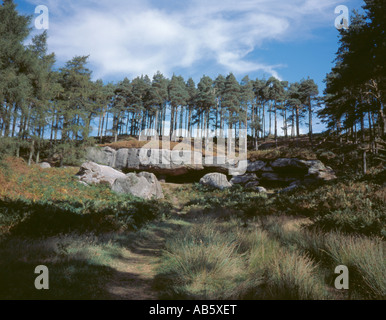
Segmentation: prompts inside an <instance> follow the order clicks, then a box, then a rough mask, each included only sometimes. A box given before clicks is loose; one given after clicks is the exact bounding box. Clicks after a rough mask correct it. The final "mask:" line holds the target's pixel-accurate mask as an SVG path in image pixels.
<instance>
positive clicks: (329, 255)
mask: <svg viewBox="0 0 386 320" xmlns="http://www.w3.org/2000/svg"><path fill="white" fill-rule="evenodd" d="M277 222H278V221H277V219H273V220H272V221H271V223H268V224H266V225H265V229H266V230H267V231H268V233H269V234H270V235H272V236H273V237H274V238H275V239H277V240H278V241H279V242H280V243H281V244H282V245H283V246H285V247H293V248H296V249H297V250H299V251H300V252H302V253H303V254H306V255H308V256H310V257H312V258H313V259H314V260H315V261H318V262H319V263H320V264H321V265H322V266H323V268H324V269H325V270H326V271H327V275H328V277H329V278H330V279H333V278H334V277H335V276H336V275H335V276H334V273H333V272H334V270H335V267H337V266H338V265H345V266H347V267H348V269H349V272H350V293H351V294H352V295H351V296H357V297H359V298H366V299H385V297H386V280H385V277H384V274H385V272H386V264H385V261H384V250H385V242H384V241H383V240H382V239H380V238H377V237H373V238H368V237H364V236H355V235H345V234H342V233H338V232H329V233H324V232H321V231H316V230H314V231H310V230H306V229H304V230H301V231H286V230H284V228H283V226H282V225H280V224H278V223H277Z"/></svg>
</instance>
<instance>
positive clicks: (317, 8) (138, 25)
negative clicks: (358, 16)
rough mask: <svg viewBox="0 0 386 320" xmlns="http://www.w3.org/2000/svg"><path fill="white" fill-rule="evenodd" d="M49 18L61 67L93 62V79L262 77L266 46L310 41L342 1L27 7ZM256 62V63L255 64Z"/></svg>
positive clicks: (129, 0)
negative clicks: (197, 74) (211, 70)
mask: <svg viewBox="0 0 386 320" xmlns="http://www.w3.org/2000/svg"><path fill="white" fill-rule="evenodd" d="M29 1H30V2H32V3H35V4H45V5H47V7H48V8H49V10H50V30H49V36H50V37H49V49H50V50H52V51H54V52H55V53H56V54H57V58H58V59H59V60H60V61H62V62H63V61H66V60H69V59H71V58H72V57H73V56H74V55H88V54H90V62H91V63H92V65H93V69H94V77H111V76H113V75H116V74H125V75H127V76H136V75H140V74H148V75H152V74H154V73H155V72H156V71H157V70H160V71H161V72H163V73H165V74H166V75H170V74H171V73H173V71H174V70H175V69H181V68H182V69H183V68H194V67H195V65H198V64H200V65H202V61H206V62H207V63H210V64H211V65H216V66H218V69H219V72H229V71H232V72H234V73H236V74H245V73H248V72H253V71H263V72H265V73H268V74H272V75H274V76H276V77H279V74H278V68H279V65H280V64H281V63H282V61H278V62H277V65H269V64H266V63H265V62H264V61H256V59H253V60H252V59H251V58H250V54H251V53H253V52H254V50H257V49H258V48H259V47H260V46H261V45H262V44H263V43H264V42H265V41H272V40H276V41H281V40H286V41H288V40H289V39H293V38H295V37H302V36H307V35H308V36H309V35H310V34H311V32H312V30H313V28H316V27H318V26H320V24H321V23H325V22H326V21H328V20H327V19H331V14H332V12H333V11H332V9H331V8H333V7H334V6H335V5H337V4H338V3H339V4H341V3H342V2H344V1H342V0H340V1H338V0H323V1H321V0H292V1H287V0H241V1H240V0H186V1H181V0H169V1H167V0H141V1H139V0H108V1H99V0H98V1H97V0H69V1H56V0H55V1H54V0H46V1H43V0H29ZM255 56H256V55H254V57H255Z"/></svg>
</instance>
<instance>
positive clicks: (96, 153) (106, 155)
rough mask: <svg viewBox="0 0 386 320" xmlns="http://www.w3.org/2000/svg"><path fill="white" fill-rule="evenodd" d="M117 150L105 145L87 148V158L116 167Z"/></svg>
mask: <svg viewBox="0 0 386 320" xmlns="http://www.w3.org/2000/svg"><path fill="white" fill-rule="evenodd" d="M116 153H117V152H116V151H115V150H114V149H112V148H110V147H104V148H97V147H92V148H88V149H87V153H86V158H87V160H89V161H92V162H95V163H98V164H101V165H105V166H110V167H115V156H116Z"/></svg>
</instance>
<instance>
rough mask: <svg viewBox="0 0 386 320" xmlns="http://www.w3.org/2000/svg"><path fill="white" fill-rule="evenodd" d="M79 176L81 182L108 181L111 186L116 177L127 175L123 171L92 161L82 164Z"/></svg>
mask: <svg viewBox="0 0 386 320" xmlns="http://www.w3.org/2000/svg"><path fill="white" fill-rule="evenodd" d="M77 176H78V178H79V180H80V181H81V182H84V183H87V184H88V185H90V184H100V183H106V184H109V185H110V186H112V185H113V183H114V181H115V180H116V179H118V178H122V177H125V175H124V174H123V173H122V172H119V171H117V170H115V169H113V168H111V167H108V166H104V165H100V164H97V163H95V162H91V161H88V162H85V163H83V164H82V166H81V167H80V170H79V172H78V173H77Z"/></svg>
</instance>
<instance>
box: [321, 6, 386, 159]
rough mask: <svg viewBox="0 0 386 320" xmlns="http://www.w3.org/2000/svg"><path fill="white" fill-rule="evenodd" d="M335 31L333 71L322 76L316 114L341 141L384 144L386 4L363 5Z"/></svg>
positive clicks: (374, 149)
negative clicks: (320, 102) (321, 102)
mask: <svg viewBox="0 0 386 320" xmlns="http://www.w3.org/2000/svg"><path fill="white" fill-rule="evenodd" d="M364 2H365V5H364V6H363V9H364V10H363V13H359V12H357V11H354V12H353V16H352V18H351V24H350V27H349V28H348V29H347V30H345V29H342V30H341V31H340V36H339V49H338V52H337V54H336V59H335V66H334V67H333V68H332V70H331V72H330V73H329V74H328V75H327V77H326V80H325V82H326V90H325V92H324V94H325V96H324V101H325V107H324V108H323V109H321V110H319V112H318V115H319V117H320V118H322V119H323V121H324V122H325V123H326V124H327V126H328V127H329V128H330V129H331V130H332V131H333V132H335V133H336V134H337V135H338V136H339V137H340V138H341V139H342V137H343V136H345V137H346V139H347V140H348V141H352V142H355V143H357V144H361V143H362V144H366V145H367V144H368V142H370V151H371V152H373V153H377V152H378V146H379V144H380V143H382V140H385V139H386V111H385V100H386V34H385V30H386V2H385V1H384V0H365V1H364Z"/></svg>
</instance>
